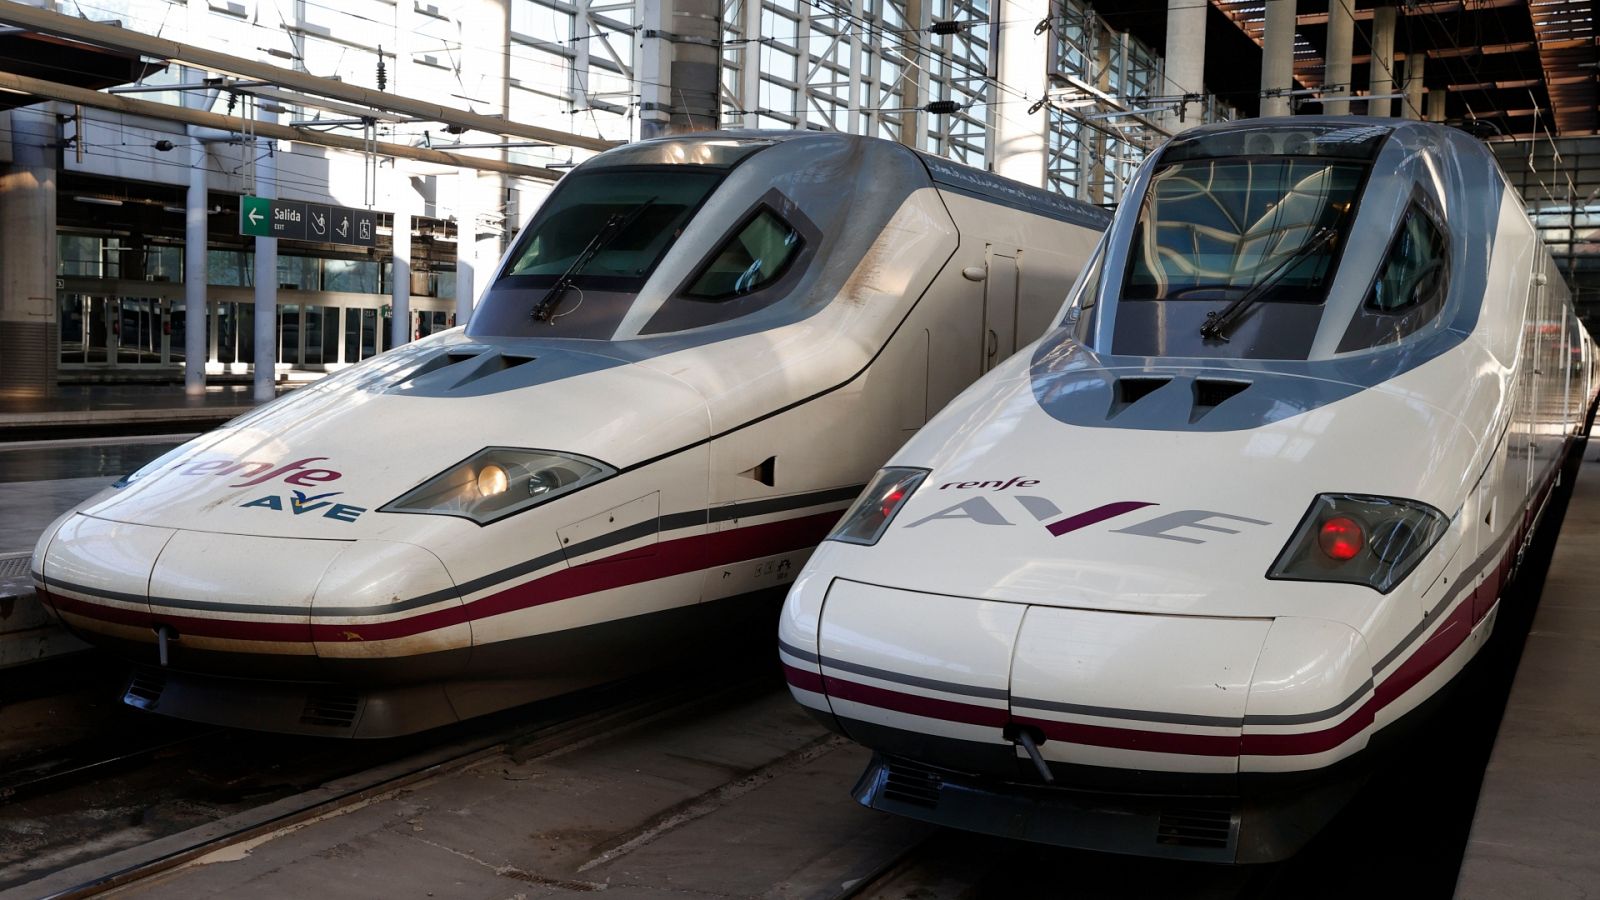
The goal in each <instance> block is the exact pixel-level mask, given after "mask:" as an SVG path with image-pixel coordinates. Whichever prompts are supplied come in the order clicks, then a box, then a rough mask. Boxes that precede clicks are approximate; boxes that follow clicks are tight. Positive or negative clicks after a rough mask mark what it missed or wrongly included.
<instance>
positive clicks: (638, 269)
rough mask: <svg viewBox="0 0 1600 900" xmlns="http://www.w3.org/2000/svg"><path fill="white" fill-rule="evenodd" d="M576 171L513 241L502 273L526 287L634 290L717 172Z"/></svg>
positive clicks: (713, 182)
mask: <svg viewBox="0 0 1600 900" xmlns="http://www.w3.org/2000/svg"><path fill="white" fill-rule="evenodd" d="M667 174H668V173H666V172H663V171H662V170H660V169H655V168H646V169H635V170H626V171H616V170H606V169H602V170H600V171H597V172H574V173H573V174H572V175H571V176H570V177H569V178H568V180H567V181H565V182H563V183H562V185H561V188H560V189H559V190H557V191H556V192H555V194H554V195H552V196H551V197H550V199H549V200H547V201H546V202H545V204H544V206H543V207H542V208H541V209H540V210H539V216H538V218H537V219H535V220H534V221H533V223H532V224H531V225H529V227H528V228H527V230H526V231H525V232H524V233H523V235H522V237H521V239H520V240H518V242H517V250H516V253H515V254H513V256H512V257H511V262H510V265H509V266H508V267H507V269H506V271H505V275H506V276H511V277H516V276H522V277H523V278H524V284H525V286H527V287H539V286H543V285H551V286H553V285H555V283H556V281H557V280H559V279H562V278H563V277H564V278H565V279H566V280H567V282H568V283H569V284H570V285H571V286H572V287H576V288H585V287H590V288H600V289H602V290H609V291H636V290H638V289H639V288H640V287H641V286H643V284H644V281H645V279H646V278H647V277H649V275H650V272H651V271H652V270H653V269H655V267H656V263H657V262H659V261H660V259H661V257H662V255H663V254H664V253H666V251H667V248H668V247H669V246H671V245H672V242H673V240H674V239H675V238H676V237H677V236H678V235H679V234H680V233H681V232H682V231H683V227H684V225H685V224H687V223H688V221H689V217H690V216H692V215H693V214H694V211H695V209H697V208H698V207H699V206H700V204H701V202H703V201H704V200H705V198H706V197H707V196H708V195H710V193H711V191H712V189H714V188H715V187H716V186H717V183H718V182H720V181H721V180H722V175H723V173H722V172H720V171H717V170H715V169H713V170H709V171H694V170H689V171H684V170H683V169H679V170H677V171H672V172H670V177H663V176H664V175H667Z"/></svg>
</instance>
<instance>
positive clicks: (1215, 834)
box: [1156, 806, 1239, 850]
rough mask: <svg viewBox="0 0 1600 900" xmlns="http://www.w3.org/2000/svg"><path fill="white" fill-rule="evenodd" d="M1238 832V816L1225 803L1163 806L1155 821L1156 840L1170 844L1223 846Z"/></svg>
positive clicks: (1210, 847) (1222, 847) (1227, 845)
mask: <svg viewBox="0 0 1600 900" xmlns="http://www.w3.org/2000/svg"><path fill="white" fill-rule="evenodd" d="M1238 833H1239V821H1238V816H1237V815H1236V814H1235V813H1234V811H1233V809H1232V808H1231V807H1226V806H1217V807H1212V808H1205V807H1185V808H1181V809H1166V810H1162V811H1161V819H1160V821H1159V822H1157V823H1156V843H1158V844H1164V845H1167V846H1171V847H1202V848H1206V849H1214V850H1223V849H1227V848H1228V847H1229V846H1231V845H1232V844H1233V841H1234V838H1235V837H1237V836H1238Z"/></svg>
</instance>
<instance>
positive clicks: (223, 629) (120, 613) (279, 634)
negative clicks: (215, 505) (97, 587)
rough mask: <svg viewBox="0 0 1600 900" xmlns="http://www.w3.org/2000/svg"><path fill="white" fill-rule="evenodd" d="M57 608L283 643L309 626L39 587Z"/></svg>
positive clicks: (299, 639) (304, 639)
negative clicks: (155, 610)
mask: <svg viewBox="0 0 1600 900" xmlns="http://www.w3.org/2000/svg"><path fill="white" fill-rule="evenodd" d="M39 596H40V598H42V599H45V600H46V601H47V602H48V603H50V605H52V606H54V607H55V609H56V611H57V612H59V613H61V614H63V615H71V616H77V617H79V618H83V619H93V620H95V621H97V622H109V623H111V624H113V625H128V626H132V627H136V628H150V629H154V628H155V627H156V625H157V624H161V625H170V626H172V627H173V628H174V629H176V630H177V632H178V634H179V635H185V634H193V635H203V636H206V637H223V638H230V639H236V640H246V641H273V642H282V643H301V644H304V643H309V642H310V641H311V629H310V625H309V623H307V622H230V621H227V620H223V619H200V618H195V617H193V616H173V615H166V614H162V615H160V616H155V615H151V614H150V611H149V609H148V608H146V609H127V608H125V607H121V606H102V605H101V604H100V603H97V602H94V601H89V600H82V599H79V598H77V597H68V596H67V595H65V594H62V593H59V592H56V591H40V592H39Z"/></svg>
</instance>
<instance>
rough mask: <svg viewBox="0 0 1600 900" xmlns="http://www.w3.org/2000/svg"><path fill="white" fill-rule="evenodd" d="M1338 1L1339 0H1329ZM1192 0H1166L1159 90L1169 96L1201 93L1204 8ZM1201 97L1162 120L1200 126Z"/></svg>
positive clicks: (1178, 127) (1174, 126)
mask: <svg viewBox="0 0 1600 900" xmlns="http://www.w3.org/2000/svg"><path fill="white" fill-rule="evenodd" d="M1330 2H1333V3H1338V2H1339V0H1330ZM1208 6H1209V4H1206V3H1195V2H1194V0H1167V55H1166V63H1165V65H1164V66H1163V68H1164V69H1165V72H1166V74H1165V76H1164V78H1163V81H1162V88H1161V93H1163V94H1165V95H1166V96H1169V97H1181V96H1183V95H1185V94H1196V95H1199V94H1203V93H1204V92H1205V75H1206V8H1207V7H1208ZM1205 109H1206V104H1205V101H1204V100H1196V101H1193V102H1187V103H1186V102H1182V101H1180V102H1179V103H1178V104H1177V107H1176V108H1175V109H1173V111H1172V112H1169V113H1166V114H1165V115H1164V116H1163V117H1162V118H1163V123H1162V124H1164V125H1165V126H1166V128H1167V130H1168V131H1170V132H1172V133H1173V134H1177V133H1178V132H1180V131H1182V130H1183V129H1185V128H1190V127H1193V126H1195V125H1199V124H1200V122H1201V119H1202V117H1203V116H1204V114H1205Z"/></svg>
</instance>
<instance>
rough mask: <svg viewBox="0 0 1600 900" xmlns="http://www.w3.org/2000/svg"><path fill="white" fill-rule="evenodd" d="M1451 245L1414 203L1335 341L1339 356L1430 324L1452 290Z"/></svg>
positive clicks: (1441, 231)
mask: <svg viewBox="0 0 1600 900" xmlns="http://www.w3.org/2000/svg"><path fill="white" fill-rule="evenodd" d="M1449 262H1450V258H1449V241H1448V240H1447V239H1446V237H1445V233H1444V231H1443V230H1442V229H1441V228H1440V227H1439V225H1438V223H1437V222H1436V221H1435V220H1434V218H1433V216H1432V215H1430V214H1429V213H1428V212H1427V211H1426V210H1425V209H1424V208H1423V204H1422V202H1421V201H1420V200H1413V201H1412V203H1411V205H1410V206H1409V207H1407V208H1406V211H1405V213H1404V214H1403V215H1402V216H1401V218H1400V227H1399V228H1397V229H1396V230H1395V235H1394V238H1393V240H1391V241H1390V242H1389V249H1388V251H1387V252H1386V253H1385V254H1384V256H1383V262H1382V263H1381V264H1379V266H1378V275H1377V277H1376V278H1374V279H1373V281H1372V287H1370V288H1369V289H1368V290H1367V297H1366V300H1365V301H1364V302H1363V303H1362V304H1361V307H1360V308H1359V309H1357V310H1356V313H1355V315H1354V316H1353V317H1352V318H1351V320H1350V325H1349V326H1348V327H1347V328H1346V329H1345V333H1344V336H1343V337H1341V338H1340V339H1339V352H1340V353H1348V352H1350V351H1354V350H1364V349H1368V348H1371V347H1379V346H1382V345H1384V344H1391V343H1394V342H1395V341H1398V340H1400V339H1401V338H1403V337H1405V336H1406V335H1408V334H1411V333H1412V332H1414V331H1416V330H1417V329H1418V328H1421V327H1422V326H1423V325H1426V324H1427V323H1428V322H1430V321H1432V320H1433V318H1434V317H1435V316H1437V315H1438V314H1439V311H1440V310H1441V309H1443V308H1444V302H1445V297H1446V295H1447V294H1448V293H1449V289H1450V277H1449V275H1450V265H1449Z"/></svg>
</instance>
